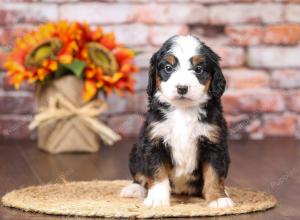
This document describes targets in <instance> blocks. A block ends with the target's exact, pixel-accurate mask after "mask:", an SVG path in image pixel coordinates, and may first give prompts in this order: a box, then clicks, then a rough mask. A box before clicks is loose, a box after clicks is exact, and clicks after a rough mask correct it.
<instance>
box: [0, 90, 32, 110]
mask: <svg viewBox="0 0 300 220" xmlns="http://www.w3.org/2000/svg"><path fill="white" fill-rule="evenodd" d="M0 103H1V105H0V114H28V113H33V112H34V111H35V104H34V98H33V96H32V94H30V93H25V92H0Z"/></svg>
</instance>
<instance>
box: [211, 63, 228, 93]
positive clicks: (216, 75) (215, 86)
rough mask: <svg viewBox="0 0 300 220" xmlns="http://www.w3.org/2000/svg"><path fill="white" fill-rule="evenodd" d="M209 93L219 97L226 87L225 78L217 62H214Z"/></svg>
mask: <svg viewBox="0 0 300 220" xmlns="http://www.w3.org/2000/svg"><path fill="white" fill-rule="evenodd" d="M214 65H215V66H214V67H213V74H212V80H211V84H210V89H209V93H210V95H211V97H215V98H220V97H221V96H222V95H223V93H224V91H225V87H226V80H225V77H224V75H223V73H222V70H221V67H220V66H219V64H218V63H217V64H214Z"/></svg>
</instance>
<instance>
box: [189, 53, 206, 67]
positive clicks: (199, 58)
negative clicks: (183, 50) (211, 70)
mask: <svg viewBox="0 0 300 220" xmlns="http://www.w3.org/2000/svg"><path fill="white" fill-rule="evenodd" d="M204 60H205V57H204V56H201V55H195V56H193V57H192V58H191V63H192V64H193V66H196V65H198V64H201V63H203V62H204Z"/></svg>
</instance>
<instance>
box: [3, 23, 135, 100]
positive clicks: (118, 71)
mask: <svg viewBox="0 0 300 220" xmlns="http://www.w3.org/2000/svg"><path fill="white" fill-rule="evenodd" d="M134 56H135V53H134V51H133V50H131V49H129V48H126V47H124V46H123V45H122V44H120V43H117V42H116V39H115V35H114V33H104V32H103V29H102V27H96V28H93V29H92V28H91V27H90V26H89V24H88V23H79V22H67V21H60V22H57V23H46V24H44V25H41V26H39V27H38V28H37V30H34V31H31V32H30V33H28V34H26V35H25V36H23V37H22V38H20V39H17V41H16V45H15V48H14V49H13V50H12V52H11V53H10V55H9V58H8V60H7V62H6V63H5V64H4V67H5V68H6V69H7V75H8V77H9V82H10V83H11V84H13V85H14V86H15V88H19V86H20V85H21V83H22V82H24V81H27V82H28V83H34V82H37V83H41V82H44V81H46V80H53V79H56V78H58V77H62V76H64V75H68V74H73V75H76V76H78V77H80V78H82V79H83V80H84V88H83V99H84V100H85V101H89V100H91V99H93V98H94V97H95V96H96V94H97V93H98V92H99V91H100V92H103V93H106V94H109V93H111V92H116V93H117V94H123V92H126V91H127V92H133V85H134V82H135V81H134V78H133V73H134V72H136V71H137V67H136V66H135V65H134V63H133V59H134Z"/></svg>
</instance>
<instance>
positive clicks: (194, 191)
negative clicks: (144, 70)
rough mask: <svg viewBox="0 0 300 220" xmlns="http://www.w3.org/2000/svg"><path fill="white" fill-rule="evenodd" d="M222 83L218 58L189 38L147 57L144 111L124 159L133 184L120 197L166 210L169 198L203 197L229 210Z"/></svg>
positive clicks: (180, 38) (173, 41)
mask: <svg viewBox="0 0 300 220" xmlns="http://www.w3.org/2000/svg"><path fill="white" fill-rule="evenodd" d="M225 84H226V82H225V79H224V76H223V74H222V71H221V69H220V66H219V57H218V55H216V54H215V53H214V52H213V51H212V50H211V49H210V48H209V47H208V46H206V45H205V44H204V43H202V42H201V41H200V40H199V39H198V38H196V37H194V36H174V37H171V38H170V39H168V40H167V41H166V42H165V43H164V44H163V46H162V47H161V48H160V49H159V50H158V51H157V52H156V53H155V54H154V55H153V56H152V58H151V61H150V71H149V82H148V88H147V93H148V99H149V100H148V102H149V104H148V112H147V116H146V119H145V122H144V126H143V128H142V129H141V133H140V137H139V140H138V142H137V143H136V144H135V145H134V146H133V148H132V151H131V153H130V156H129V167H130V172H131V174H132V176H133V184H132V185H130V186H127V187H125V188H124V189H122V191H121V196H122V197H146V198H145V200H144V205H146V206H168V205H169V204H170V194H171V193H174V194H186V195H198V196H203V197H204V198H205V199H206V200H207V201H208V202H209V203H208V204H209V206H210V207H215V208H224V207H231V206H233V205H234V203H233V201H232V200H231V199H230V198H229V197H228V196H227V194H226V193H225V190H224V179H225V178H226V175H227V172H228V167H229V162H230V159H229V154H228V150H227V127H226V122H225V120H224V117H223V115H222V106H221V101H220V97H221V95H222V94H223V92H224V90H225Z"/></svg>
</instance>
